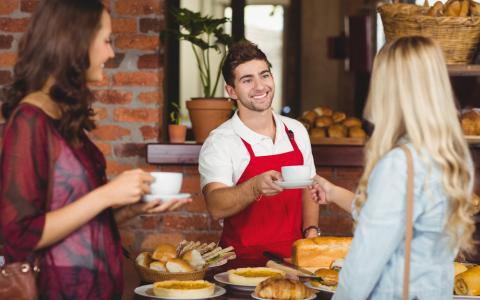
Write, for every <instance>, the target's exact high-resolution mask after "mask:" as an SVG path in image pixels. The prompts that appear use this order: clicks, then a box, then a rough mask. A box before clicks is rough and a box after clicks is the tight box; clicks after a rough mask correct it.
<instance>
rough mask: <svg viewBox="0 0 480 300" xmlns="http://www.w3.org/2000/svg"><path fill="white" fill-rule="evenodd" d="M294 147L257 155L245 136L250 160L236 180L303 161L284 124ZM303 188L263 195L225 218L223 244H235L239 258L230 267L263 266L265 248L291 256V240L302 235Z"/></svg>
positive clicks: (301, 163)
mask: <svg viewBox="0 0 480 300" xmlns="http://www.w3.org/2000/svg"><path fill="white" fill-rule="evenodd" d="M285 131H286V132H287V135H288V136H289V139H290V143H291V144H292V147H293V150H292V151H290V152H286V153H282V154H276V155H268V156H255V154H254V152H253V150H252V147H251V146H250V144H249V143H247V142H246V141H245V140H243V139H242V142H243V144H244V145H245V147H246V148H247V150H248V153H249V154H250V163H249V164H248V165H247V167H246V168H245V171H244V172H243V174H242V176H240V179H239V180H238V182H237V184H241V183H242V182H245V181H247V180H249V179H250V178H252V177H254V176H256V175H259V174H261V173H264V172H266V171H269V170H276V171H279V172H280V169H281V167H282V166H291V165H303V155H302V153H301V151H300V149H298V146H297V144H296V143H295V139H294V136H293V132H292V131H290V130H288V128H287V127H286V126H285ZM301 226H302V190H300V189H289V190H284V191H283V192H281V193H280V194H277V195H275V196H262V197H260V200H258V201H255V202H253V203H252V204H250V205H249V206H248V207H247V208H245V209H244V210H243V211H241V212H239V213H237V214H235V215H233V216H231V217H228V218H225V219H224V225H223V232H222V236H221V239H220V244H221V245H222V246H233V247H235V253H236V255H237V259H236V260H233V261H231V264H230V266H229V267H241V266H264V265H265V263H266V262H267V259H266V258H264V257H263V251H271V252H274V253H277V254H279V255H281V256H282V257H290V256H291V247H292V243H293V242H294V241H295V240H297V239H300V238H301Z"/></svg>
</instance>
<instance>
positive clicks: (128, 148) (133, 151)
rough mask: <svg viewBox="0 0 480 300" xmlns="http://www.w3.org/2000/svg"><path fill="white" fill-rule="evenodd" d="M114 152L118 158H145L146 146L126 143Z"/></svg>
mask: <svg viewBox="0 0 480 300" xmlns="http://www.w3.org/2000/svg"><path fill="white" fill-rule="evenodd" d="M113 152H114V153H115V155H116V156H117V157H141V158H145V144H143V143H142V144H135V143H125V144H120V145H116V146H115V147H114V150H113Z"/></svg>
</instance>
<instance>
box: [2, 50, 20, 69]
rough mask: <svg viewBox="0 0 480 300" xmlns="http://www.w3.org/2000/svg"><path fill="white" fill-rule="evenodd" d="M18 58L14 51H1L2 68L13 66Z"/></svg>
mask: <svg viewBox="0 0 480 300" xmlns="http://www.w3.org/2000/svg"><path fill="white" fill-rule="evenodd" d="M16 60H17V54H16V53H13V52H2V53H0V68H1V67H3V68H11V67H13V65H15V61H16Z"/></svg>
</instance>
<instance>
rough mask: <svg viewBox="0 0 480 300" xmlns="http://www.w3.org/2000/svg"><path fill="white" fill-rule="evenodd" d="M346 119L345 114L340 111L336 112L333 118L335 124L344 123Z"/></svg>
mask: <svg viewBox="0 0 480 300" xmlns="http://www.w3.org/2000/svg"><path fill="white" fill-rule="evenodd" d="M346 118H347V115H346V114H345V113H343V112H339V111H337V112H334V113H333V116H332V119H333V122H335V123H339V122H342V121H343V120H345V119H346Z"/></svg>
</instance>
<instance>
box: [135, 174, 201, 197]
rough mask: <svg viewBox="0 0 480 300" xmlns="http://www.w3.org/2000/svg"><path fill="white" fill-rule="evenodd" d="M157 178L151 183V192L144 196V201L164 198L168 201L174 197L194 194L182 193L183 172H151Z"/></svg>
mask: <svg viewBox="0 0 480 300" xmlns="http://www.w3.org/2000/svg"><path fill="white" fill-rule="evenodd" d="M150 175H152V176H153V177H154V178H155V180H154V181H153V182H152V183H151V184H150V194H147V195H144V196H143V201H146V202H150V201H154V200H159V199H160V200H162V201H163V202H167V201H170V200H174V199H187V198H190V197H191V196H192V195H191V194H189V193H180V189H181V188H182V181H183V174H182V173H178V172H150Z"/></svg>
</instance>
